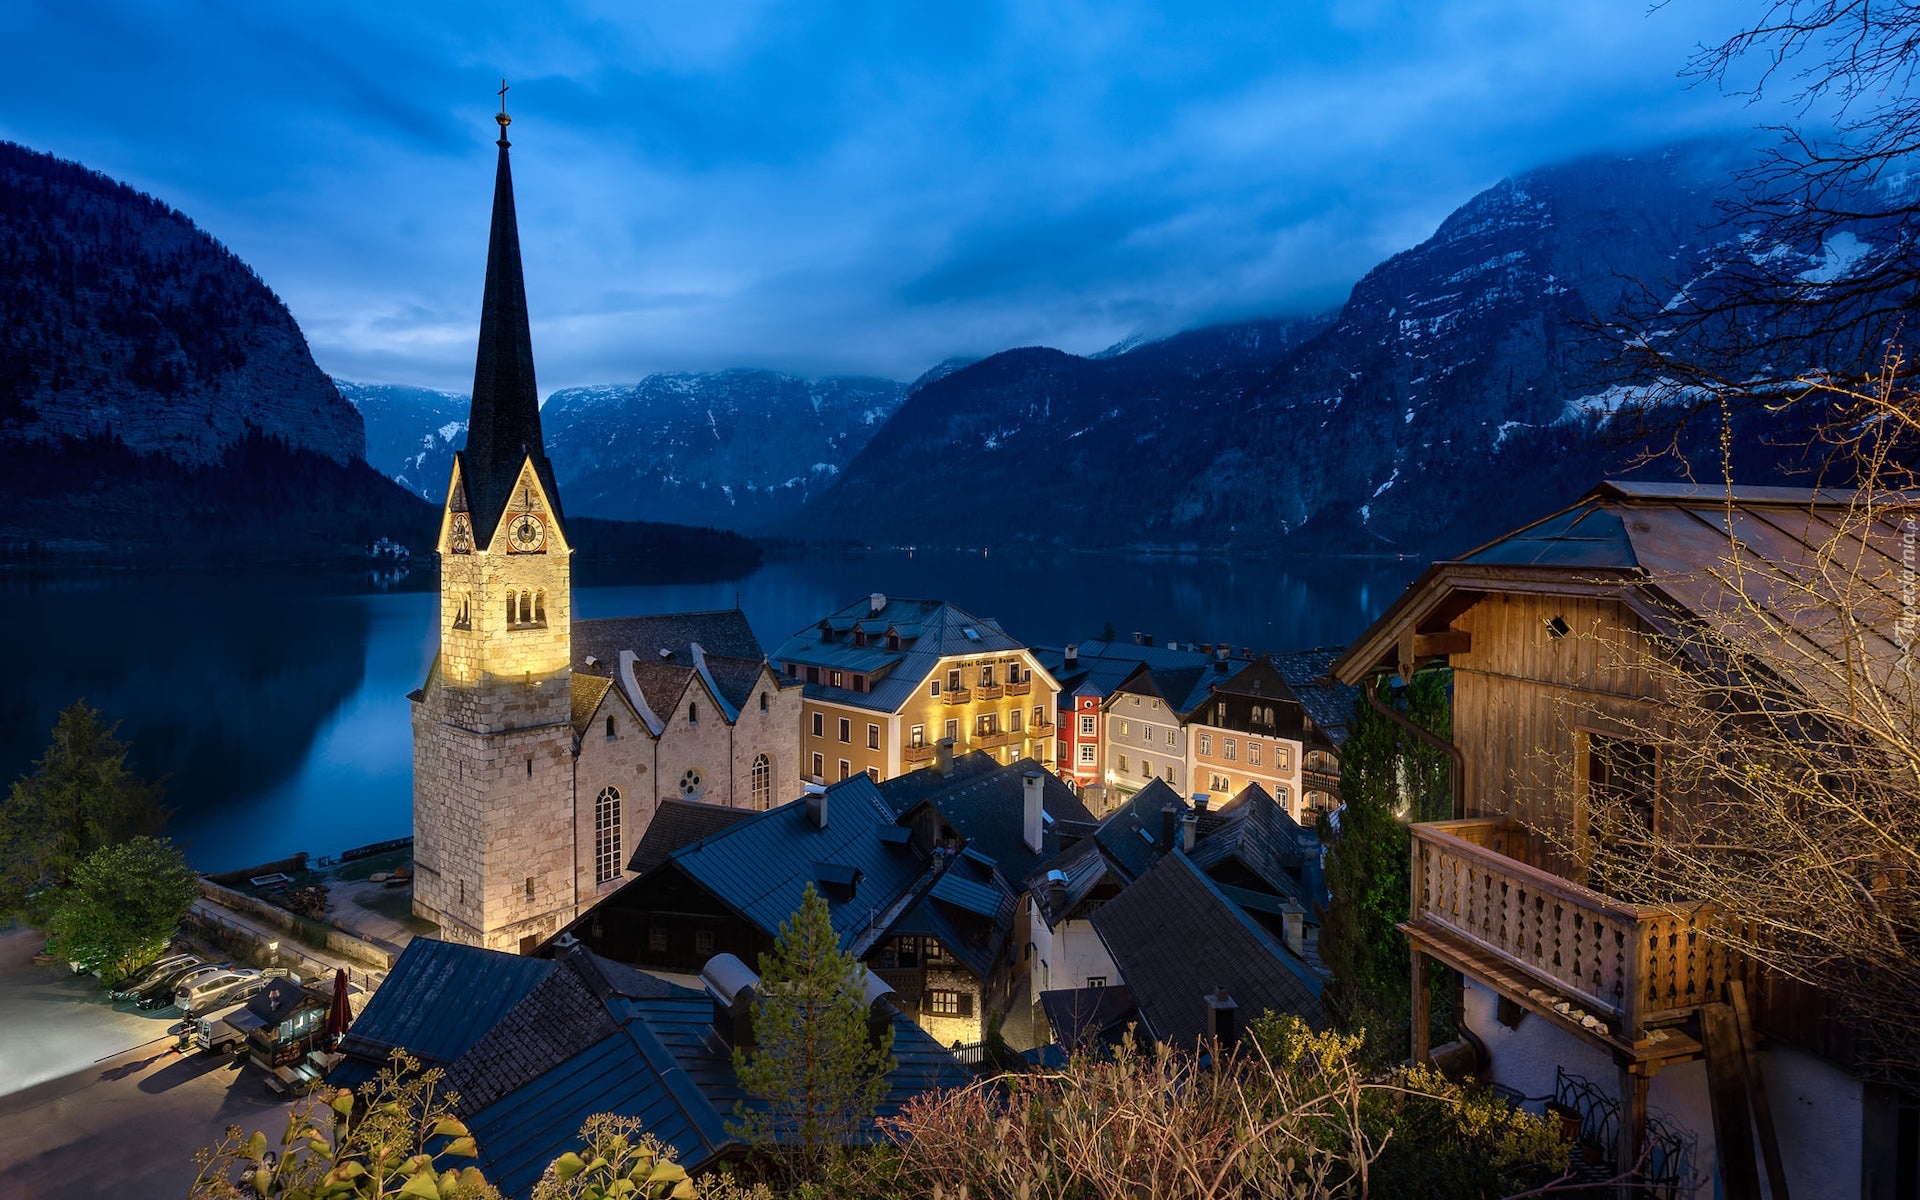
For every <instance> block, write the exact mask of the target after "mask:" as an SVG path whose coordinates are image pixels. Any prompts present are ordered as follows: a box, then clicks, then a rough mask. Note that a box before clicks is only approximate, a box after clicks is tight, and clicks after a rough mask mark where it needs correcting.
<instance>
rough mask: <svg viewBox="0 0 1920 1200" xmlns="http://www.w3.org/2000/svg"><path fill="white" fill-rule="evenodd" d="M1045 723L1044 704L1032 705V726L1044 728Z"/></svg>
mask: <svg viewBox="0 0 1920 1200" xmlns="http://www.w3.org/2000/svg"><path fill="white" fill-rule="evenodd" d="M1046 724H1047V710H1046V708H1045V706H1043V705H1039V704H1036V705H1034V706H1033V727H1034V728H1035V729H1044V728H1046Z"/></svg>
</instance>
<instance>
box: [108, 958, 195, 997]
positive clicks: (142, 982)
mask: <svg viewBox="0 0 1920 1200" xmlns="http://www.w3.org/2000/svg"><path fill="white" fill-rule="evenodd" d="M201 962H202V960H201V958H200V956H199V955H197V954H169V955H167V956H166V957H165V958H159V959H155V960H154V961H153V962H150V963H148V964H147V969H146V970H144V971H136V972H134V973H133V974H132V975H129V976H128V977H127V978H125V979H123V980H121V981H120V986H119V987H116V988H114V989H113V991H111V992H109V993H108V995H110V996H112V997H113V998H114V999H115V1000H131V999H133V997H134V993H136V992H138V991H139V990H140V989H142V988H144V987H146V986H147V985H148V984H153V983H158V982H160V980H161V979H162V978H163V977H165V976H168V975H179V974H184V973H185V972H186V971H187V970H188V969H189V968H191V967H197V966H199V965H201Z"/></svg>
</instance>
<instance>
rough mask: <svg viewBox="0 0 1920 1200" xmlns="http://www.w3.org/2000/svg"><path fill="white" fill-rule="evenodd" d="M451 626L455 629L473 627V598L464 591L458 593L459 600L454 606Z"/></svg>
mask: <svg viewBox="0 0 1920 1200" xmlns="http://www.w3.org/2000/svg"><path fill="white" fill-rule="evenodd" d="M453 627H454V628H455V629H472V628H473V599H472V598H471V597H470V596H468V595H467V594H466V593H465V592H462V593H460V597H459V602H458V603H457V604H456V605H455V607H454V610H453Z"/></svg>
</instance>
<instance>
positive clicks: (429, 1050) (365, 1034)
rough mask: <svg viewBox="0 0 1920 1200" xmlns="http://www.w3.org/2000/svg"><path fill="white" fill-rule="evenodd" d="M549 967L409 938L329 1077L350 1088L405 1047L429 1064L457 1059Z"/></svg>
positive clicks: (534, 960)
mask: <svg viewBox="0 0 1920 1200" xmlns="http://www.w3.org/2000/svg"><path fill="white" fill-rule="evenodd" d="M552 970H553V964H552V963H551V962H548V961H547V960H546V959H543V958H526V957H522V956H521V955H518V954H499V953H496V952H494V951H491V950H483V949H481V948H479V947H477V946H461V945H456V944H454V943H452V942H442V941H438V940H436V939H434V938H414V939H413V940H412V941H411V942H408V943H407V948H406V949H405V950H403V951H401V952H400V957H399V959H398V960H396V961H395V962H394V964H393V970H392V971H390V972H388V974H387V979H386V982H385V983H383V984H381V985H380V988H379V990H377V991H375V992H374V994H373V996H372V998H371V999H369V1000H368V1001H367V1004H366V1008H365V1009H364V1010H363V1011H362V1012H361V1013H360V1016H359V1018H358V1019H357V1020H355V1021H354V1023H353V1028H352V1030H351V1031H350V1032H349V1033H348V1034H347V1036H346V1038H345V1040H344V1041H342V1042H341V1044H340V1049H341V1052H342V1053H344V1054H345V1055H346V1058H345V1059H344V1060H343V1061H342V1062H341V1063H340V1064H339V1065H338V1066H336V1067H335V1068H334V1069H333V1071H332V1073H330V1074H329V1075H328V1079H329V1080H330V1081H331V1082H332V1083H334V1084H335V1085H337V1086H339V1087H357V1086H358V1085H359V1084H360V1083H362V1082H364V1081H365V1080H368V1079H371V1078H373V1076H374V1075H375V1073H377V1072H378V1071H379V1070H380V1068H381V1067H383V1066H385V1065H386V1061H387V1053H388V1051H390V1050H392V1049H393V1048H394V1047H396V1046H399V1047H404V1048H405V1049H406V1050H407V1051H408V1052H409V1053H411V1054H413V1055H414V1056H415V1057H417V1058H419V1059H420V1060H421V1061H422V1062H423V1063H425V1064H426V1065H428V1066H446V1065H448V1064H449V1063H452V1062H453V1061H454V1060H455V1059H457V1058H459V1057H460V1056H461V1055H462V1054H464V1053H465V1052H466V1051H467V1048H468V1047H470V1046H472V1045H473V1043H474V1042H475V1041H477V1040H478V1039H479V1037H480V1035H481V1034H483V1033H485V1032H486V1031H487V1030H488V1029H490V1028H491V1027H492V1026H493V1023H494V1022H495V1021H497V1020H499V1019H500V1017H501V1016H503V1015H504V1014H505V1013H506V1011H507V1010H508V1009H510V1008H512V1007H513V1006H514V1005H515V1004H517V1003H519V1001H520V998H521V997H523V996H525V995H526V994H527V993H528V992H530V991H532V990H533V989H534V988H535V987H536V986H538V985H539V983H540V981H541V980H543V979H545V978H546V977H547V975H548V973H549V972H551V971H552Z"/></svg>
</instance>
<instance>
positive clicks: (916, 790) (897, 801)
mask: <svg viewBox="0 0 1920 1200" xmlns="http://www.w3.org/2000/svg"><path fill="white" fill-rule="evenodd" d="M1000 769H1001V763H1000V760H999V759H996V758H995V757H994V756H993V755H991V754H989V753H987V752H986V751H985V750H975V751H972V752H971V753H968V754H961V755H956V756H955V757H954V760H953V770H951V771H949V772H947V773H946V774H945V775H942V774H940V772H938V771H936V770H934V769H932V768H931V767H923V768H921V769H920V770H918V771H909V772H907V773H906V774H905V775H895V776H894V777H893V778H892V779H889V780H887V781H886V782H885V783H882V784H881V785H880V795H881V796H882V797H883V798H884V799H885V800H886V802H887V803H888V804H889V805H891V806H892V807H893V811H894V812H896V813H902V814H904V813H907V812H909V811H911V810H912V809H913V808H914V806H915V805H917V804H919V803H920V802H921V801H923V800H930V799H932V798H933V797H934V796H936V795H938V794H940V793H941V792H946V791H951V790H952V789H954V788H956V787H959V786H961V785H962V784H964V783H968V782H971V781H972V780H974V779H976V778H978V777H980V776H981V775H985V774H988V773H990V772H993V771H998V770H1000Z"/></svg>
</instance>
